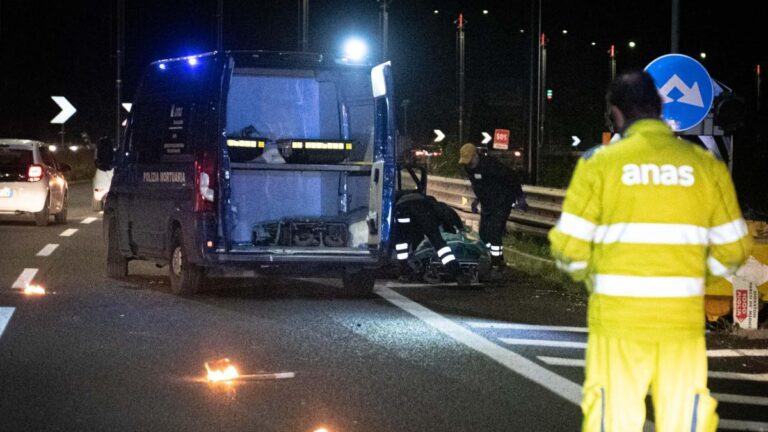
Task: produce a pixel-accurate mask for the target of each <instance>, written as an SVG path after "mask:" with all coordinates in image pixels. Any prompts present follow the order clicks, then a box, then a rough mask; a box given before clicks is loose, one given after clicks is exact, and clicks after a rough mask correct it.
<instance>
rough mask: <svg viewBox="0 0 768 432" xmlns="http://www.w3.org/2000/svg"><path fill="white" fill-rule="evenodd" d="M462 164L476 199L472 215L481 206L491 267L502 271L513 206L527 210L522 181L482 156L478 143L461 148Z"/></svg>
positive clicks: (506, 169)
mask: <svg viewBox="0 0 768 432" xmlns="http://www.w3.org/2000/svg"><path fill="white" fill-rule="evenodd" d="M459 152H460V154H459V164H461V165H464V169H465V170H466V172H467V176H468V177H469V181H470V183H472V190H473V191H474V193H475V197H476V199H475V200H474V201H473V202H472V212H473V213H477V207H478V204H479V205H480V240H482V242H483V243H485V246H486V247H487V248H488V249H489V251H490V253H491V267H492V268H495V269H496V270H500V269H502V268H504V267H505V266H506V264H505V262H504V244H503V242H502V240H503V237H504V230H505V229H506V226H507V219H508V218H509V213H510V211H511V210H512V207H516V208H519V209H520V210H526V209H527V207H528V204H527V203H526V202H525V194H524V193H523V188H522V186H521V184H520V180H519V179H518V177H517V175H516V174H515V172H514V171H512V169H511V168H509V167H507V166H506V165H504V164H503V163H501V162H500V161H499V160H498V159H496V158H495V157H492V156H488V155H485V154H479V153H478V151H477V147H476V146H475V145H474V144H471V143H467V144H464V145H463V146H461V149H460V151H459Z"/></svg>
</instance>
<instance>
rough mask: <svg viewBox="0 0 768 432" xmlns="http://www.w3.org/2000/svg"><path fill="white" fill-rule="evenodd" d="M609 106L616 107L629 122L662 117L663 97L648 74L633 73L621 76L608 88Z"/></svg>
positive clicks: (607, 99) (641, 72) (642, 72)
mask: <svg viewBox="0 0 768 432" xmlns="http://www.w3.org/2000/svg"><path fill="white" fill-rule="evenodd" d="M606 101H607V102H608V106H609V107H610V106H611V105H614V106H616V108H618V109H619V110H621V112H622V113H623V114H624V117H626V120H627V122H632V121H634V120H639V119H642V118H659V116H661V96H659V91H658V90H656V84H655V83H654V81H653V78H652V77H651V75H650V74H648V72H645V71H632V72H627V73H624V74H621V75H619V76H617V77H616V79H614V80H613V82H612V83H611V85H610V86H608V93H607V94H606Z"/></svg>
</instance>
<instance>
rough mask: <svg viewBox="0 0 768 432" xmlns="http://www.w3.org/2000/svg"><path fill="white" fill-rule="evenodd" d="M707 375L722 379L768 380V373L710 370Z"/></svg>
mask: <svg viewBox="0 0 768 432" xmlns="http://www.w3.org/2000/svg"><path fill="white" fill-rule="evenodd" d="M707 375H708V376H709V377H710V378H721V379H729V380H738V381H762V382H768V373H762V374H750V373H741V372H718V371H709V373H708V374H707Z"/></svg>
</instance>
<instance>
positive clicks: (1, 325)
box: [0, 307, 14, 336]
mask: <svg viewBox="0 0 768 432" xmlns="http://www.w3.org/2000/svg"><path fill="white" fill-rule="evenodd" d="M13 309H14V308H12V307H0V336H3V332H4V331H5V326H6V325H8V321H10V320H11V315H13Z"/></svg>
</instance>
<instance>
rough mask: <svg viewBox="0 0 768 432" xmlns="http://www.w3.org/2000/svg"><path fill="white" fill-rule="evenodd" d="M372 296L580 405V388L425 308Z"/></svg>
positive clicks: (386, 292) (394, 296)
mask: <svg viewBox="0 0 768 432" xmlns="http://www.w3.org/2000/svg"><path fill="white" fill-rule="evenodd" d="M375 292H376V294H378V295H379V296H381V297H382V298H383V299H384V300H386V301H388V302H390V303H392V304H393V305H395V306H397V307H399V308H400V309H402V310H404V311H406V312H408V313H409V314H411V315H413V316H415V317H416V318H418V319H420V320H422V321H424V322H425V323H426V324H428V325H430V326H431V327H433V328H435V329H436V330H438V331H439V332H441V333H443V334H444V335H446V336H448V337H450V338H452V339H454V340H455V341H457V342H459V343H461V344H463V345H465V346H467V347H469V348H470V349H473V350H475V351H477V352H480V353H482V354H485V355H486V356H488V357H490V358H491V359H493V360H494V361H496V362H498V363H499V364H501V365H502V366H504V367H506V368H507V369H509V370H511V371H513V372H515V373H517V374H520V375H522V376H524V377H525V378H528V379H529V380H531V381H533V382H535V383H537V384H539V385H541V386H543V387H544V388H546V389H548V390H549V391H551V392H553V393H555V394H557V395H558V396H560V397H562V398H564V399H565V400H567V401H569V402H571V403H573V404H576V405H579V404H580V403H581V386H580V385H579V384H576V383H574V382H572V381H570V380H568V379H566V378H563V377H561V376H560V375H558V374H556V373H554V372H551V371H550V370H548V369H547V368H545V367H542V366H539V365H538V364H536V363H535V362H533V361H531V360H528V359H527V358H525V357H523V356H521V355H519V354H517V353H515V352H512V351H510V350H507V349H505V348H503V347H501V346H499V345H497V344H495V343H493V342H491V341H489V340H488V339H486V338H484V337H482V336H480V335H478V334H476V333H472V331H470V330H469V329H467V328H466V327H464V326H462V325H460V324H457V323H455V322H453V321H451V320H449V319H448V318H445V317H443V316H441V315H440V314H438V313H436V312H434V311H432V310H430V309H427V308H425V307H424V306H422V305H420V304H418V303H416V302H414V301H412V300H411V299H409V298H407V297H405V296H402V295H400V294H398V293H396V292H395V291H392V290H391V289H389V288H386V287H383V286H379V287H376V290H375Z"/></svg>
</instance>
